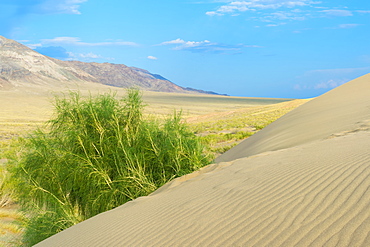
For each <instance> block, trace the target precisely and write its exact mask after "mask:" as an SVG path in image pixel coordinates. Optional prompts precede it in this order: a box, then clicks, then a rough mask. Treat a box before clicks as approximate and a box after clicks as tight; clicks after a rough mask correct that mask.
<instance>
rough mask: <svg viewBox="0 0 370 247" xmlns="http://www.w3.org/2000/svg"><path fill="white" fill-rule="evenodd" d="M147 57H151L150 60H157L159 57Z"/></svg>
mask: <svg viewBox="0 0 370 247" xmlns="http://www.w3.org/2000/svg"><path fill="white" fill-rule="evenodd" d="M147 58H148V59H150V60H157V59H158V58H156V57H153V56H148V57H147Z"/></svg>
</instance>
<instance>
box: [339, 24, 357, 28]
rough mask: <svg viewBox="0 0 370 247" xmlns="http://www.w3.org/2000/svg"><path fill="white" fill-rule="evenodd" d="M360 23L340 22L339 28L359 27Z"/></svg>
mask: <svg viewBox="0 0 370 247" xmlns="http://www.w3.org/2000/svg"><path fill="white" fill-rule="evenodd" d="M359 25H360V24H354V23H352V24H340V25H339V26H338V28H341V29H346V28H355V27H358V26H359Z"/></svg>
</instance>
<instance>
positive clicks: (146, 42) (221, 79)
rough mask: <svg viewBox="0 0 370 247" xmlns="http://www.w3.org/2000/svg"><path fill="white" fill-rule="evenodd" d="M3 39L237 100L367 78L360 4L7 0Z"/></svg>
mask: <svg viewBox="0 0 370 247" xmlns="http://www.w3.org/2000/svg"><path fill="white" fill-rule="evenodd" d="M0 35H3V36H5V37H7V38H10V39H14V40H17V41H19V42H21V43H23V44H25V45H27V46H29V47H31V48H33V49H35V50H36V51H39V52H40V53H43V54H45V55H49V56H52V57H55V58H59V59H64V60H80V61H85V62H110V63H121V64H125V65H127V66H134V67H139V68H143V69H147V70H149V71H150V72H152V73H156V74H160V75H162V76H164V77H166V78H167V79H169V80H171V81H172V82H174V83H176V84H178V85H180V86H184V87H193V88H197V89H203V90H211V91H215V92H219V93H226V94H229V95H233V96H251V97H285V98H307V97H314V96H318V95H320V94H322V93H324V92H326V91H328V90H330V89H332V88H334V87H336V86H338V85H341V84H343V83H345V82H347V81H349V80H352V79H354V78H356V77H358V76H361V75H364V74H366V73H369V72H370V1H363V0H352V1H349V0H346V1H345V0H337V1H316V0H312V1H311V0H248V1H221V0H176V1H174V0H157V1H153V0H137V1H125V0H105V1H101V0H1V1H0Z"/></svg>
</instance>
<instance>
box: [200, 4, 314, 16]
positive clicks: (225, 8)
mask: <svg viewBox="0 0 370 247" xmlns="http://www.w3.org/2000/svg"><path fill="white" fill-rule="evenodd" d="M320 3H321V2H318V1H311V0H295V1H292V0H250V1H229V3H228V4H226V5H222V6H221V7H219V8H218V9H217V10H215V11H208V12H206V14H207V15H210V16H214V15H225V14H230V13H235V12H246V11H257V10H268V9H279V8H289V9H292V8H298V7H306V6H313V5H315V4H320ZM294 11H296V12H297V9H295V10H294Z"/></svg>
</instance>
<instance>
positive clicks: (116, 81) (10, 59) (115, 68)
mask: <svg viewBox="0 0 370 247" xmlns="http://www.w3.org/2000/svg"><path fill="white" fill-rule="evenodd" d="M63 82H76V83H86V82H93V83H100V84H104V85H109V86H114V87H121V88H128V87H138V88H140V89H142V90H148V91H159V92H177V93H205V94H216V93H213V92H208V91H203V90H197V89H192V88H184V87H181V86H178V85H176V84H174V83H172V82H171V81H169V80H167V79H166V78H164V77H163V76H161V75H157V74H152V73H150V72H149V71H147V70H144V69H140V68H135V67H128V66H126V65H123V64H112V63H85V62H79V61H62V60H58V59H55V58H51V57H47V56H44V55H42V54H40V53H38V52H36V51H34V50H32V49H30V48H28V47H27V46H24V45H22V44H20V43H18V42H16V41H14V40H11V39H7V38H4V37H2V36H0V89H3V90H4V89H10V88H13V87H19V86H21V85H25V84H26V85H33V84H38V85H50V86H58V85H61V83H63Z"/></svg>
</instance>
